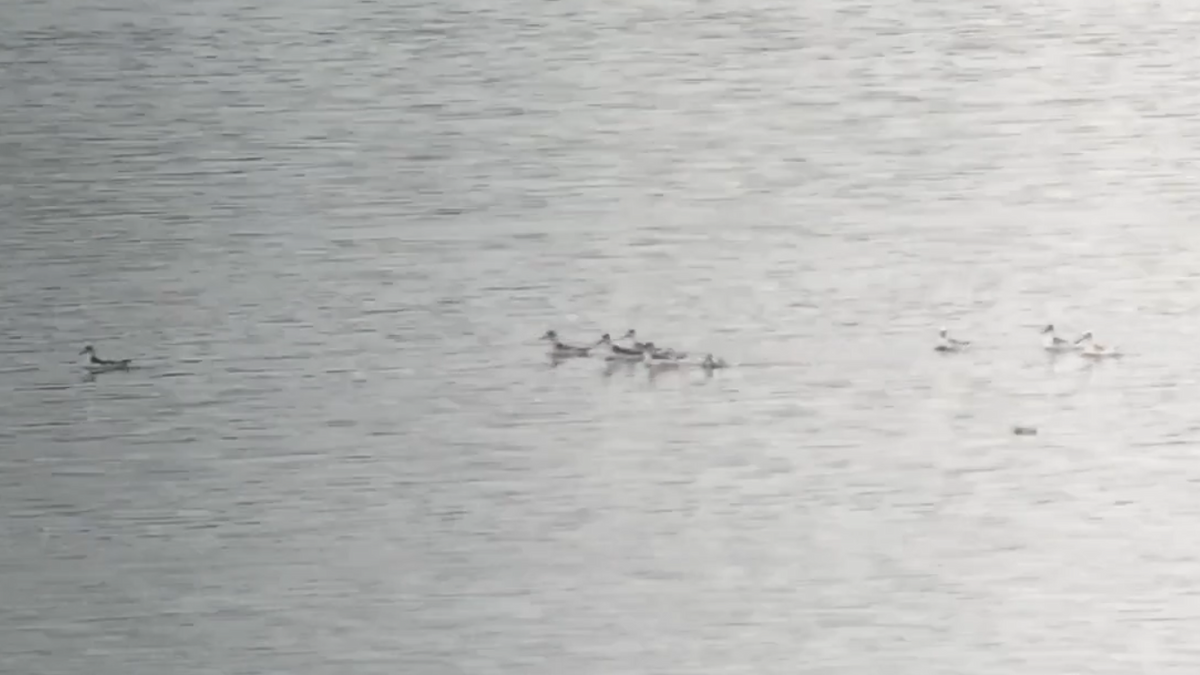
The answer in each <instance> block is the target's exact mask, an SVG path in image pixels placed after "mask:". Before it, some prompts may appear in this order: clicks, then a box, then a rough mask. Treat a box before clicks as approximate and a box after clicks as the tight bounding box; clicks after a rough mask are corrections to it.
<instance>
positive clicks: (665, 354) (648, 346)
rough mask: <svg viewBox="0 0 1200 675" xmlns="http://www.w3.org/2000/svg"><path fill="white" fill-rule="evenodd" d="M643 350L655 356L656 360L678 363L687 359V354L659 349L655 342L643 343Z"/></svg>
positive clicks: (669, 349)
mask: <svg viewBox="0 0 1200 675" xmlns="http://www.w3.org/2000/svg"><path fill="white" fill-rule="evenodd" d="M642 348H643V349H644V350H645V351H646V352H647V353H650V354H653V355H654V358H656V359H674V360H676V361H682V360H683V359H686V358H687V353H686V352H677V351H675V350H674V349H671V348H670V347H666V348H663V349H659V348H658V347H656V346H655V344H654V343H653V342H643V343H642Z"/></svg>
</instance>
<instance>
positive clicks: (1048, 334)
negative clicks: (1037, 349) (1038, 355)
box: [1042, 323, 1075, 352]
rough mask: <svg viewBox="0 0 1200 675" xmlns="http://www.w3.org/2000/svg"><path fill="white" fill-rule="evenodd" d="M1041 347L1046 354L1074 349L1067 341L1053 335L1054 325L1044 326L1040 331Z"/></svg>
mask: <svg viewBox="0 0 1200 675" xmlns="http://www.w3.org/2000/svg"><path fill="white" fill-rule="evenodd" d="M1042 347H1044V348H1045V349H1046V351H1048V352H1069V351H1071V350H1073V349H1074V348H1075V346H1074V345H1072V344H1071V343H1070V341H1068V340H1064V339H1062V338H1060V337H1058V336H1057V335H1055V334H1054V324H1052V323H1051V324H1046V327H1045V328H1043V329H1042Z"/></svg>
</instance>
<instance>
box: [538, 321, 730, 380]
mask: <svg viewBox="0 0 1200 675" xmlns="http://www.w3.org/2000/svg"><path fill="white" fill-rule="evenodd" d="M542 339H543V340H545V341H547V342H549V343H550V358H551V359H553V360H555V361H560V360H563V359H573V358H589V357H591V356H593V355H603V357H604V360H605V361H615V362H626V363H639V362H640V363H643V364H645V365H646V367H647V368H649V369H651V370H665V369H674V368H678V367H680V366H681V365H685V364H688V363H689V361H688V354H687V353H686V352H681V351H677V350H675V349H671V348H669V347H665V348H664V347H658V346H657V345H655V344H654V343H653V342H638V339H637V331H636V330H633V329H632V328H631V329H629V330H628V331H626V332H625V334H624V335H622V336H621V337H620V338H619V339H617V340H613V339H612V336H611V335H609V334H608V333H605V334H604V335H601V336H600V339H599V340H597V341H596V342H594V343H592V344H590V345H584V346H577V345H569V344H565V343H563V342H562V341H561V340H559V338H558V333H557V332H555V331H553V330H548V331H546V333H545V334H544V335H542ZM695 365H698V366H699V367H700V368H703V369H704V370H706V371H713V370H717V369H720V368H727V367H728V364H727V363H725V360H724V359H719V358H716V357H714V356H713V355H712V354H707V355H705V357H704V359H702V360H701V361H700V362H699V363H698V364H695Z"/></svg>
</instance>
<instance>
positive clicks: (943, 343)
mask: <svg viewBox="0 0 1200 675" xmlns="http://www.w3.org/2000/svg"><path fill="white" fill-rule="evenodd" d="M969 344H971V343H970V342H967V341H966V340H955V339H954V338H952V337H950V335H949V332H948V331H947V330H946V328H945V327H944V326H943V327H942V329H941V330H940V331H939V332H938V344H937V346H936V347H934V348H933V350H934V351H936V352H960V351H962V350H963V349H966V347H967V345H969Z"/></svg>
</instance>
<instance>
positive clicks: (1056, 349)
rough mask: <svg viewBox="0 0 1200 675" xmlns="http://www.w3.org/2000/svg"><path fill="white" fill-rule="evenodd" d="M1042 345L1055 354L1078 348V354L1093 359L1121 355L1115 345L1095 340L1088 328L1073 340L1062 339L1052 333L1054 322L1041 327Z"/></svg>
mask: <svg viewBox="0 0 1200 675" xmlns="http://www.w3.org/2000/svg"><path fill="white" fill-rule="evenodd" d="M1042 346H1043V347H1044V348H1045V349H1046V351H1048V352H1051V353H1055V354H1061V353H1063V352H1071V351H1075V350H1079V354H1080V355H1081V356H1086V357H1088V358H1093V359H1102V358H1108V357H1112V356H1120V355H1121V352H1120V351H1118V350H1117V348H1116V347H1113V346H1109V345H1102V344H1100V343H1099V342H1096V338H1095V336H1093V335H1092V331H1090V330H1087V331H1084V332H1083V335H1080V336H1079V338H1078V339H1076V340H1075V341H1074V342H1072V341H1070V340H1064V339H1063V338H1060V337H1058V336H1057V335H1055V334H1054V324H1052V323H1051V324H1046V327H1045V328H1043V329H1042Z"/></svg>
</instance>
